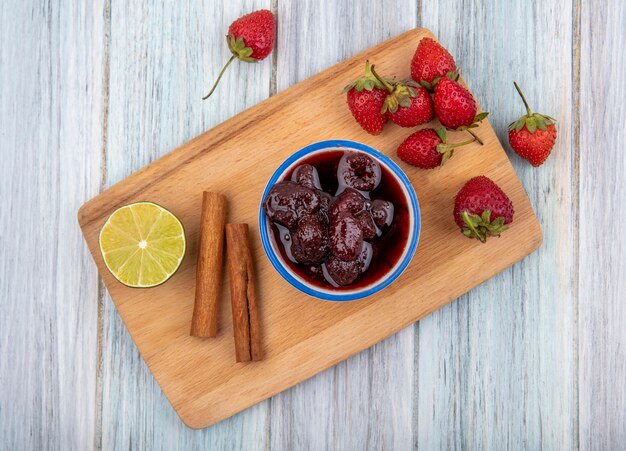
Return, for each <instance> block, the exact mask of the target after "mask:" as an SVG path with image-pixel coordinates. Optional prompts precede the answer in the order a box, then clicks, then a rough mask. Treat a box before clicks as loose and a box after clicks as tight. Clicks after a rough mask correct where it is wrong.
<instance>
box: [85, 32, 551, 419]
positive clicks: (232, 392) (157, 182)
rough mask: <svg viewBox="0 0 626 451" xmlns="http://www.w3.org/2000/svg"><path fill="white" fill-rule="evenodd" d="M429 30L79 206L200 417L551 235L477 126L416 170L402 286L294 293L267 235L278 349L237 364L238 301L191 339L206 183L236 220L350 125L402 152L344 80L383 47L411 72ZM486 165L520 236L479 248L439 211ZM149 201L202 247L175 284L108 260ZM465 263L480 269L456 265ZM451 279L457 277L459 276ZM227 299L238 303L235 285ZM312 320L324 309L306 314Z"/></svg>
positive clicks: (372, 336)
mask: <svg viewBox="0 0 626 451" xmlns="http://www.w3.org/2000/svg"><path fill="white" fill-rule="evenodd" d="M424 36H432V34H430V33H429V32H428V31H427V30H424V29H414V30H411V31H409V32H407V33H404V34H402V35H399V36H397V37H396V38H393V39H390V40H388V41H385V42H384V43H382V44H380V45H378V46H376V47H373V48H371V49H369V50H368V51H366V52H364V53H361V54H358V55H355V56H354V57H353V58H349V59H347V60H346V61H344V62H342V63H340V64H337V65H335V66H333V67H332V68H330V69H328V70H326V71H324V72H321V73H319V74H318V75H316V76H314V77H311V78H310V79H308V80H307V81H306V82H303V83H301V84H299V85H298V86H294V87H292V88H290V89H288V90H285V91H283V92H281V93H279V94H277V95H276V96H274V97H273V98H271V99H268V100H266V101H265V102H262V103H261V104H259V105H257V106H255V107H253V108H250V109H249V110H247V111H246V112H244V113H242V114H240V115H238V116H237V117H235V118H232V119H231V120H229V121H226V122H224V123H222V124H220V125H219V126H218V127H215V128H213V129H211V130H209V131H208V132H206V133H203V134H202V135H199V136H198V137H196V138H194V139H193V140H192V141H190V142H188V143H186V144H184V145H183V146H181V147H180V148H179V149H177V150H175V151H173V152H172V153H170V154H168V155H167V156H165V157H163V158H161V159H159V160H158V161H156V162H154V163H153V164H151V165H149V166H148V167H146V168H144V169H143V170H141V171H138V172H137V173H135V174H133V176H131V177H129V178H127V179H125V180H124V181H123V182H120V183H118V184H116V185H115V186H113V187H111V188H110V189H108V190H106V191H105V192H103V193H102V194H101V195H99V196H97V197H96V198H94V199H92V200H91V201H89V202H87V203H86V204H85V205H83V207H81V209H80V211H79V221H80V223H81V227H82V229H83V233H84V235H85V238H86V240H87V243H88V244H89V247H90V249H91V251H92V255H93V256H94V259H95V261H96V264H97V265H98V266H99V269H100V273H101V275H102V276H103V280H104V282H105V284H106V285H107V288H108V290H109V292H110V293H111V294H112V297H113V299H114V300H115V304H116V307H117V309H118V312H119V313H120V316H121V317H122V319H123V320H124V322H125V324H126V326H127V327H128V328H129V330H130V331H131V334H132V335H133V338H134V341H135V343H136V344H137V346H138V348H139V350H140V351H141V352H142V355H143V356H144V358H145V359H146V360H147V361H148V365H150V366H151V368H152V370H153V373H154V374H155V377H156V378H157V380H159V382H160V384H161V387H162V388H163V389H164V391H165V393H166V395H167V396H168V397H169V399H170V401H172V403H173V405H174V407H175V408H176V409H177V411H178V413H179V414H180V415H181V417H182V418H183V419H184V421H185V422H187V424H189V425H190V426H193V427H203V426H206V425H208V424H211V423H213V422H216V421H219V420H221V419H223V418H225V417H227V416H229V415H232V414H234V413H236V412H238V411H239V410H241V409H243V408H246V407H249V406H250V405H252V404H254V403H256V402H259V401H261V400H263V399H265V398H266V397H268V396H271V395H273V394H276V393H278V392H279V391H281V390H284V389H285V388H288V387H290V386H291V385H293V384H295V383H297V382H300V381H302V380H304V379H305V378H307V377H310V376H312V375H314V374H316V373H317V372H319V371H321V370H323V369H326V368H328V367H330V366H331V365H334V364H335V363H337V362H339V361H341V360H343V359H345V358H347V357H349V356H351V355H353V354H355V353H356V352H358V351H361V350H363V349H365V348H367V347H369V346H372V345H373V344H375V343H377V342H378V341H380V340H382V339H383V338H386V337H388V336H389V335H391V334H392V333H395V332H398V331H399V330H401V329H402V328H403V327H406V326H407V325H409V324H411V323H412V322H415V321H416V320H417V319H419V318H421V317H423V316H424V315H426V314H428V313H429V312H431V311H433V310H434V309H436V308H439V307H441V306H442V305H444V304H446V303H447V302H449V301H450V300H451V299H453V298H454V297H457V296H459V295H461V294H462V293H464V292H466V291H467V290H469V289H470V288H472V287H474V286H475V285H477V284H479V283H481V282H483V281H484V280H486V279H487V278H489V277H491V276H493V275H494V274H495V273H497V272H499V271H501V270H503V269H504V268H506V267H508V266H509V265H511V264H513V263H515V262H516V261H518V260H519V259H520V258H522V257H523V256H525V255H527V254H528V253H530V252H532V251H533V250H534V249H536V248H537V247H538V246H539V244H540V243H541V231H540V228H539V224H538V222H537V219H536V217H535V215H534V213H533V211H532V208H531V206H530V203H529V202H528V199H527V198H526V195H525V193H524V191H523V188H522V186H521V185H520V183H519V181H518V179H517V177H516V176H515V174H514V172H513V168H512V166H511V165H510V162H509V160H508V159H507V158H506V155H505V153H504V150H503V149H502V147H501V146H500V144H499V143H498V141H497V139H496V136H495V134H494V132H493V129H492V128H491V126H490V124H489V122H488V121H485V122H483V123H482V124H481V126H480V128H479V129H477V130H478V131H479V132H480V133H481V134H482V138H483V141H484V143H485V145H484V146H483V147H480V152H479V151H478V149H477V148H478V147H479V146H478V144H475V145H474V148H475V149H474V150H476V152H472V148H471V147H469V148H467V149H468V150H467V151H466V152H462V153H460V154H459V155H458V157H455V158H454V159H453V160H452V162H450V163H448V164H446V168H445V170H442V171H431V172H428V173H424V171H420V170H418V169H416V168H409V167H406V168H405V169H407V175H408V177H409V179H410V180H412V183H413V186H414V187H415V190H416V192H417V195H418V197H419V198H420V205H421V207H420V208H421V214H422V218H424V220H423V221H422V227H421V231H420V237H421V244H420V246H419V248H418V250H417V252H416V254H415V258H414V259H413V263H412V264H411V265H409V266H408V267H407V269H406V271H405V272H404V274H403V275H402V278H401V279H399V280H398V281H396V282H394V284H393V285H392V286H391V287H390V288H388V289H387V290H385V291H383V292H380V293H377V294H375V295H372V296H371V297H369V298H368V299H367V300H363V301H360V302H354V303H335V304H332V303H328V302H320V301H314V300H310V301H309V302H294V301H293V300H294V297H301V295H300V294H299V293H297V292H296V291H295V289H294V288H292V287H291V286H290V285H288V284H287V283H286V282H285V281H283V280H282V279H281V278H280V276H279V275H278V273H277V272H276V271H274V270H273V269H272V268H271V265H270V263H269V260H268V259H267V258H266V257H265V256H264V253H263V251H262V249H261V245H260V243H259V241H258V240H257V241H256V242H255V243H253V244H254V251H255V256H256V257H255V258H256V260H257V263H258V265H257V267H258V274H259V298H260V299H264V301H262V302H263V307H262V310H263V316H264V321H265V324H266V325H268V327H266V328H265V331H264V336H265V337H266V341H265V353H266V355H267V356H268V358H267V359H265V360H264V361H262V362H255V364H254V365H244V366H236V365H234V363H233V359H232V339H231V333H230V332H231V330H230V328H231V327H232V324H231V322H230V320H229V313H228V312H225V314H224V321H223V322H222V323H223V326H222V327H223V330H222V335H221V336H218V337H217V339H215V340H212V341H211V343H210V346H207V344H206V343H205V342H203V341H201V340H195V339H194V338H192V337H190V336H189V320H190V317H191V309H192V307H193V305H192V304H193V290H194V280H195V261H196V259H195V257H196V256H195V249H196V243H197V234H198V223H199V211H200V200H201V196H200V195H199V193H201V192H202V190H203V189H207V188H208V189H211V190H215V191H219V192H222V193H223V194H224V195H226V196H227V197H228V198H229V200H230V204H231V206H233V207H232V208H231V209H230V213H229V220H230V221H231V222H245V223H248V224H251V225H253V226H254V225H255V224H256V222H257V218H258V208H259V204H260V201H261V194H262V192H263V188H264V187H265V183H266V180H268V179H269V178H270V175H271V173H272V172H273V171H274V169H275V168H276V167H277V166H278V165H279V163H280V162H282V161H284V160H285V159H286V158H287V157H288V156H290V155H292V153H293V151H294V149H299V148H302V147H304V146H305V145H307V144H310V143H311V142H315V141H318V140H324V139H330V138H332V137H334V136H337V135H340V136H344V137H345V138H346V139H352V140H355V139H358V140H361V141H364V142H365V143H367V144H370V145H372V146H373V147H375V148H378V149H381V150H383V151H384V152H386V153H388V154H390V155H391V156H392V157H393V158H395V156H394V155H393V153H394V150H395V148H396V146H397V145H399V143H400V142H401V141H402V140H403V139H404V138H405V137H406V134H407V131H406V130H405V129H401V128H400V127H394V126H390V127H389V128H388V129H387V130H386V132H385V133H384V134H382V135H379V136H369V135H367V134H366V133H364V132H363V131H362V130H361V129H360V127H358V125H357V124H356V123H355V122H354V121H353V119H352V117H351V116H350V115H349V114H347V112H346V110H345V98H344V97H343V96H336V95H335V94H333V93H335V92H339V91H341V89H342V87H343V85H344V84H345V80H351V79H353V78H355V77H357V76H358V74H360V73H362V70H363V60H364V59H365V58H368V57H369V58H372V59H375V60H381V59H383V58H382V56H383V55H384V59H385V61H384V62H382V63H381V64H380V68H381V70H382V71H383V72H385V73H396V74H402V73H403V72H404V71H407V72H408V67H407V63H406V62H407V61H408V60H409V59H410V57H411V55H412V53H413V50H414V49H413V46H414V42H415V41H416V40H418V39H421V38H422V37H424ZM404 73H406V72H404ZM400 76H401V75H400ZM285 124H293V125H292V127H296V128H290V127H286V126H285ZM463 136H464V133H463ZM259 137H263V138H262V140H261V139H260V138H259ZM450 138H451V139H454V140H456V139H460V138H461V137H460V136H458V134H457V136H456V137H452V136H451V137H450ZM259 150H262V152H260V151H259ZM474 172H481V173H485V174H486V175H488V176H490V177H492V178H493V179H494V180H495V181H496V182H497V183H499V184H500V185H501V186H502V188H503V190H504V191H505V192H506V193H507V194H508V195H509V197H510V198H511V199H512V201H513V202H514V203H515V205H516V208H517V220H516V222H515V224H514V225H513V226H512V227H511V229H510V230H509V231H508V234H507V236H508V237H511V238H510V239H508V240H491V241H490V242H489V243H488V244H487V245H485V246H476V244H477V243H476V242H473V241H470V240H468V239H467V238H465V237H463V236H462V235H461V234H460V233H459V232H458V230H457V227H456V226H455V225H454V222H453V221H452V218H451V215H450V212H449V211H445V210H444V209H442V208H441V206H442V205H446V204H448V205H449V203H450V202H451V200H452V199H453V197H454V194H455V193H456V191H458V189H459V188H460V186H461V184H462V183H464V182H465V181H466V180H467V178H468V174H471V173H474ZM233 181H236V183H233ZM205 183H206V184H207V185H209V186H208V187H207V186H206V185H205ZM146 199H149V200H153V201H155V202H157V203H159V204H161V205H164V206H166V207H168V208H171V209H172V211H173V213H174V214H176V215H177V216H178V217H179V218H180V219H181V221H182V222H183V223H184V224H185V229H186V234H187V236H188V240H189V243H190V246H189V248H188V250H189V252H188V258H187V259H185V261H184V262H183V264H182V266H181V268H180V270H179V271H178V272H177V274H176V276H174V277H173V278H172V279H171V280H170V281H169V282H168V283H167V284H164V285H162V286H160V287H155V288H152V289H150V290H136V289H130V288H127V287H124V286H122V285H121V284H120V283H118V282H117V281H116V280H115V279H114V278H113V277H112V275H111V274H110V273H109V271H108V270H106V268H105V266H104V262H103V260H102V255H101V254H100V251H99V246H98V234H99V232H100V229H101V227H102V225H103V224H104V222H105V220H106V219H107V217H108V215H109V214H111V213H112V212H113V211H114V209H116V208H118V207H119V206H121V205H123V204H127V203H129V202H133V201H138V200H146ZM235 206H236V207H235ZM516 230H517V232H516ZM520 231H523V233H520ZM253 236H256V234H255V235H253ZM454 265H460V267H464V268H471V270H467V271H466V272H465V273H464V274H462V275H461V276H457V274H456V273H455V272H454V268H455V266H454ZM449 277H455V283H454V284H451V283H449V281H448V278H449ZM224 289H226V287H224ZM223 299H224V301H223V302H227V297H226V296H224V297H223ZM173 300H176V302H173ZM383 300H384V302H383ZM224 310H228V309H224ZM302 318H314V320H311V321H307V322H305V323H303V322H302ZM346 324H349V325H350V327H349V328H347V327H346Z"/></svg>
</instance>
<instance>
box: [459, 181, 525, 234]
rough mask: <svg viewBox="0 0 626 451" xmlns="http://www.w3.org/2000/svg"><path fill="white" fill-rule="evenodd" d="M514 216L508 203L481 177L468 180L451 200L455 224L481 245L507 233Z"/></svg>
mask: <svg viewBox="0 0 626 451" xmlns="http://www.w3.org/2000/svg"><path fill="white" fill-rule="evenodd" d="M513 213H514V210H513V203H512V202H511V199H509V198H508V197H507V195H506V194H504V191H502V189H500V187H499V186H498V185H496V184H495V183H494V182H493V180H491V179H489V178H487V177H485V176H484V175H481V176H479V177H474V178H473V179H471V180H469V181H468V182H467V183H466V184H465V185H463V188H461V190H460V191H459V192H458V194H457V195H456V198H455V199H454V221H455V222H456V224H457V225H458V226H459V227H460V228H461V232H463V235H465V236H466V237H468V238H477V239H479V240H480V241H482V242H483V243H484V242H485V241H487V237H488V236H499V235H500V234H501V233H502V232H503V231H504V230H506V228H507V224H510V223H511V222H512V221H513Z"/></svg>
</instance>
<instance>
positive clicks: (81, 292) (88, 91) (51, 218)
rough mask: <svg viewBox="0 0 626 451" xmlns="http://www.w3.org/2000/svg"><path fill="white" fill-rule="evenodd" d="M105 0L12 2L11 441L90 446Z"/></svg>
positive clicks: (5, 322) (6, 359)
mask: <svg viewBox="0 0 626 451" xmlns="http://www.w3.org/2000/svg"><path fill="white" fill-rule="evenodd" d="M102 13H103V4H102V2H100V1H94V2H85V3H77V2H71V1H61V2H53V3H46V4H42V3H41V2H39V1H13V2H3V4H2V7H1V8H0V195H1V197H2V208H0V311H1V313H0V449H3V450H4V449H6V450H13V449H16V450H17V449H67V450H70V449H88V448H90V447H92V446H93V443H94V432H95V424H96V419H95V399H94V395H95V382H96V378H95V374H96V348H97V346H96V340H97V328H96V324H97V303H96V302H95V301H96V299H97V296H98V279H97V273H96V272H95V271H94V268H93V262H92V261H91V257H90V256H89V252H88V251H87V248H86V247H85V245H84V243H83V240H82V238H81V235H80V231H79V228H78V223H77V222H76V218H75V213H74V211H75V210H76V208H78V207H79V206H80V205H81V204H82V203H83V202H84V201H85V200H86V199H88V198H90V197H92V196H94V195H95V194H97V192H98V190H99V187H100V164H101V155H102V153H101V152H102V79H103V73H102V71H103V49H104V45H103V43H104V30H103V14H102Z"/></svg>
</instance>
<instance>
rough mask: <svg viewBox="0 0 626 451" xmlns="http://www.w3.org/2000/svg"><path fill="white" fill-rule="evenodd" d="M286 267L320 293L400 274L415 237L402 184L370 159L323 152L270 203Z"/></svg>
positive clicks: (275, 190) (280, 186)
mask: <svg viewBox="0 0 626 451" xmlns="http://www.w3.org/2000/svg"><path fill="white" fill-rule="evenodd" d="M263 210H264V211H265V214H266V215H267V217H268V218H269V219H270V221H271V222H272V227H271V234H272V235H273V238H274V240H275V241H276V243H278V248H279V249H280V253H281V255H282V257H283V260H284V261H285V262H286V264H288V265H289V267H290V268H291V269H292V270H293V271H294V272H295V273H296V274H298V275H299V276H300V277H302V278H304V279H305V280H307V281H309V282H310V283H311V284H313V285H316V286H318V287H323V288H328V289H335V290H342V289H344V290H345V289H354V288H359V287H362V286H366V285H369V284H371V283H373V282H375V281H377V280H379V279H380V278H382V277H383V276H384V275H385V274H386V273H388V272H389V270H390V269H391V268H393V267H394V266H395V265H396V264H397V263H398V260H399V259H400V256H401V255H402V252H403V251H404V249H405V247H406V245H407V240H408V234H409V210H408V205H407V201H406V198H405V196H404V193H403V191H402V187H401V186H400V184H399V182H398V181H397V180H396V179H395V178H394V177H393V176H392V174H391V173H390V171H389V170H388V169H386V168H385V167H384V166H381V165H380V164H379V163H378V162H377V161H375V160H374V159H372V158H371V157H370V156H368V155H367V154H365V153H361V152H345V151H343V150H336V151H328V152H321V153H317V154H315V155H312V156H310V157H308V158H306V159H304V160H303V161H301V162H300V164H299V165H298V166H296V167H295V168H294V169H293V170H292V171H291V172H289V173H287V174H285V177H284V178H283V180H282V181H280V182H278V183H276V185H274V186H273V187H272V189H271V190H270V192H269V193H268V195H267V197H266V198H265V199H264V201H263Z"/></svg>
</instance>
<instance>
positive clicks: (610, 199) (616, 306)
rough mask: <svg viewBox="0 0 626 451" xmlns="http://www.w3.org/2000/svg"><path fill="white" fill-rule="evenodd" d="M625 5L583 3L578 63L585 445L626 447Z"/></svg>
mask: <svg viewBox="0 0 626 451" xmlns="http://www.w3.org/2000/svg"><path fill="white" fill-rule="evenodd" d="M625 29H626V5H625V4H624V3H623V2H613V1H610V0H609V1H603V2H594V3H593V6H592V5H591V4H589V3H588V2H583V6H582V10H581V26H580V41H581V52H580V54H581V61H580V87H581V89H580V113H579V114H580V116H579V119H580V127H579V130H578V132H579V139H580V212H581V215H580V218H579V221H578V224H579V226H580V264H579V272H580V276H579V279H578V287H579V292H580V298H579V303H578V314H579V316H578V329H579V334H580V335H579V345H578V358H579V360H578V361H579V371H578V396H579V423H580V448H581V449H589V450H605V449H610V450H618V449H624V446H626V331H625V330H624V326H625V325H626V277H625V274H626V236H625V235H624V231H623V227H622V225H623V224H624V223H625V222H626V210H625V209H624V205H625V204H626V182H625V181H624V175H625V174H626V157H625V155H624V149H626V131H625V130H624V122H625V121H624V118H626V106H625V105H624V99H625V98H626V57H625V56H624V49H625V48H626V33H625V32H624V30H625Z"/></svg>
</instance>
